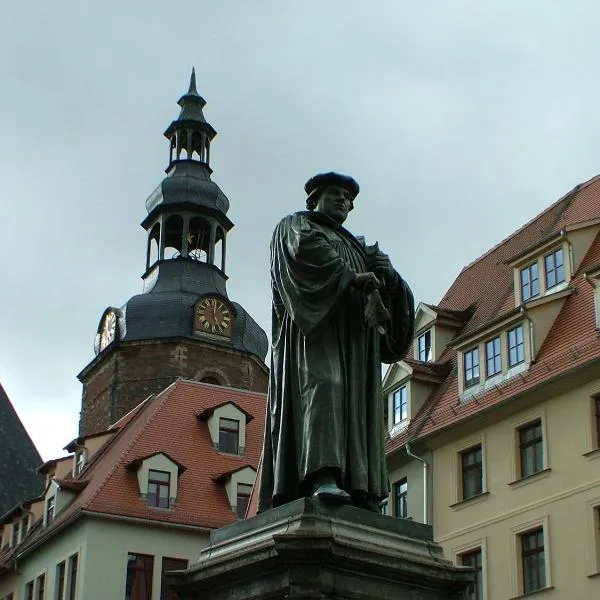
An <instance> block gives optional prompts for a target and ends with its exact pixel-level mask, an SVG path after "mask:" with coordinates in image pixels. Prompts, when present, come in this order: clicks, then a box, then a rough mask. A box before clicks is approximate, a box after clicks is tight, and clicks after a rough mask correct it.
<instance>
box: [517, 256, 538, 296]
mask: <svg viewBox="0 0 600 600" xmlns="http://www.w3.org/2000/svg"><path fill="white" fill-rule="evenodd" d="M520 280H521V301H522V302H526V301H527V300H529V299H531V298H536V297H537V296H539V295H540V275H539V269H538V263H537V261H536V262H533V263H531V264H529V265H527V266H526V267H523V268H522V269H521V271H520Z"/></svg>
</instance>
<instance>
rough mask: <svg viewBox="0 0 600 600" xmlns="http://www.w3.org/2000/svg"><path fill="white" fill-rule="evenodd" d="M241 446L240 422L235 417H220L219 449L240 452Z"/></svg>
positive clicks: (233, 452) (232, 452)
mask: <svg viewBox="0 0 600 600" xmlns="http://www.w3.org/2000/svg"><path fill="white" fill-rule="evenodd" d="M239 447H240V422H239V421H237V420H235V419H225V418H223V417H221V418H220V419H219V451H220V452H226V453H227V454H238V453H239Z"/></svg>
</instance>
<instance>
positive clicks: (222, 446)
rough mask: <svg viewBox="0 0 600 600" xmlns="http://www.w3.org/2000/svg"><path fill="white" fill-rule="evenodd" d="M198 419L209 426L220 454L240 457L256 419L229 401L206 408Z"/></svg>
mask: <svg viewBox="0 0 600 600" xmlns="http://www.w3.org/2000/svg"><path fill="white" fill-rule="evenodd" d="M197 417H198V419H200V420H201V421H205V422H206V424H207V425H208V432H209V434H210V439H211V441H212V444H213V447H214V448H216V449H217V450H218V451H219V452H223V453H225V454H236V455H238V456H242V455H243V454H244V451H245V448H246V433H247V432H246V430H247V426H248V423H250V421H252V419H253V418H254V417H253V416H252V415H251V414H250V413H249V412H247V411H246V410H244V409H243V408H242V407H241V406H240V405H239V404H237V403H235V402H233V401H231V400H227V401H226V402H222V403H221V404H218V405H216V406H211V407H209V408H205V409H204V410H203V411H202V412H200V413H198V414H197Z"/></svg>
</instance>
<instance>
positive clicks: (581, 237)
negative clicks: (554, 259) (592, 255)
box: [565, 226, 598, 273]
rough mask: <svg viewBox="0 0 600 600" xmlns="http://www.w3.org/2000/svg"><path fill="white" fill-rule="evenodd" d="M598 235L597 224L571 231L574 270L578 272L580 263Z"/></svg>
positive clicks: (570, 239)
mask: <svg viewBox="0 0 600 600" xmlns="http://www.w3.org/2000/svg"><path fill="white" fill-rule="evenodd" d="M596 235H598V227H597V226H595V227H586V228H582V229H577V230H575V231H569V234H568V239H569V243H570V244H571V248H572V252H573V272H575V273H576V272H577V269H579V265H580V264H581V261H582V260H583V258H584V257H585V255H586V254H587V251H588V250H589V248H590V246H591V244H592V242H593V241H594V238H595V237H596ZM567 256H568V255H567V254H565V262H567V261H566V257H567Z"/></svg>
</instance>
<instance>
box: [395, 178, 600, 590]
mask: <svg viewBox="0 0 600 600" xmlns="http://www.w3.org/2000/svg"><path fill="white" fill-rule="evenodd" d="M599 233H600V178H599V177H596V178H594V179H592V180H590V181H588V182H586V183H584V184H581V185H579V186H577V187H576V188H575V189H574V190H572V191H571V192H570V193H568V194H567V195H565V196H564V197H562V198H561V199H559V200H558V201H557V202H555V203H554V204H553V205H552V206H550V207H549V208H548V209H547V210H545V211H544V212H543V213H541V214H540V215H538V216H537V217H535V218H534V219H533V220H532V221H530V222H529V223H527V224H526V225H524V226H523V227H522V228H521V229H519V230H518V231H516V232H515V233H514V234H512V235H511V236H510V237H508V238H507V239H506V240H504V241H503V242H501V243H500V244H498V245H497V246H495V247H494V248H492V249H491V250H490V251H489V252H487V253H486V254H484V255H483V256H482V257H480V258H479V259H477V260H476V261H474V262H473V263H471V264H470V265H468V266H467V267H465V268H464V269H463V270H462V272H461V273H460V274H459V276H458V277H457V279H456V280H455V282H454V283H453V285H452V286H451V287H450V289H449V290H448V291H447V292H446V294H445V295H444V297H443V299H442V301H441V302H440V305H439V306H433V305H427V304H421V305H419V307H418V309H417V313H416V323H415V338H414V345H413V348H412V352H411V353H410V354H409V356H407V357H406V359H405V360H403V361H401V362H400V363H397V364H395V365H392V366H391V367H390V369H389V370H388V372H387V373H386V376H385V378H384V393H385V394H386V402H387V405H388V413H387V414H388V423H387V429H388V433H389V439H388V441H387V444H386V453H387V460H388V467H389V471H390V476H391V481H392V493H391V495H390V498H389V500H388V502H387V506H385V507H384V510H387V511H388V512H389V513H391V514H394V515H396V516H400V517H407V518H413V519H415V520H418V521H425V522H428V523H431V524H432V525H433V528H434V536H435V539H436V541H437V542H439V543H441V544H442V546H443V548H444V551H445V554H446V556H448V557H452V558H453V559H454V560H455V561H456V563H457V564H464V565H470V566H472V567H474V568H475V569H476V572H477V584H476V585H474V586H473V587H472V589H471V590H470V597H471V598H472V599H477V600H481V599H484V598H485V599H486V600H501V599H502V600H504V599H506V598H518V597H521V596H524V595H527V594H530V593H534V592H540V591H543V592H544V594H545V596H547V597H548V598H582V599H588V598H590V599H591V598H596V597H600V469H599V468H598V467H599V465H600V463H599V462H598V460H600V339H599V335H598V332H599V330H600V236H599Z"/></svg>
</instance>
